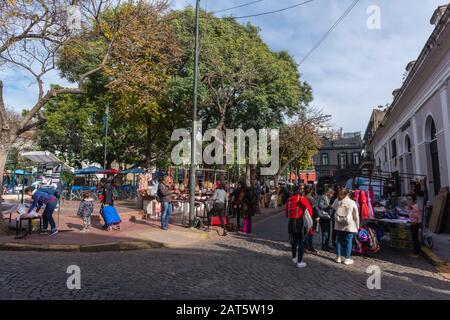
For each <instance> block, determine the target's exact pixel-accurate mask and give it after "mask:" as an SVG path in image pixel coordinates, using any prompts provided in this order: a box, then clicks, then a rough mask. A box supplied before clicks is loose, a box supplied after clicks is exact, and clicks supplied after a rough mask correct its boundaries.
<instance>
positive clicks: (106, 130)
mask: <svg viewBox="0 0 450 320" xmlns="http://www.w3.org/2000/svg"><path fill="white" fill-rule="evenodd" d="M108 120H109V104H108V105H106V112H105V117H104V129H105V158H104V162H103V169H105V170H106V155H107V151H108Z"/></svg>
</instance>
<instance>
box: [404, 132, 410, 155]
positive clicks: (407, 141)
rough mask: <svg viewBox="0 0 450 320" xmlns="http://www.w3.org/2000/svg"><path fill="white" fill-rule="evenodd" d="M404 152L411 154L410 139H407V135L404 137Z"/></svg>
mask: <svg viewBox="0 0 450 320" xmlns="http://www.w3.org/2000/svg"><path fill="white" fill-rule="evenodd" d="M405 150H406V152H407V153H411V139H410V138H409V136H408V135H406V138H405Z"/></svg>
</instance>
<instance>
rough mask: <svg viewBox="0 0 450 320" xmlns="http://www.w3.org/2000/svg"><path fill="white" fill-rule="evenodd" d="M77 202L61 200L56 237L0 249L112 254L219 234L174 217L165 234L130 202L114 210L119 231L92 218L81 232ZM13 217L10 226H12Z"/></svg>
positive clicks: (1, 240)
mask: <svg viewBox="0 0 450 320" xmlns="http://www.w3.org/2000/svg"><path fill="white" fill-rule="evenodd" d="M78 204H79V202H78V201H64V202H63V203H62V205H61V212H60V214H59V215H58V213H57V211H55V214H54V219H55V221H56V222H57V224H58V229H59V233H58V234H57V235H55V236H52V237H49V236H48V235H40V234H39V233H33V234H31V235H28V236H27V237H26V238H24V239H15V235H9V236H0V250H1V249H2V250H49V251H115V250H134V249H148V248H154V247H172V248H175V247H184V246H189V245H192V244H194V243H196V242H198V241H203V240H206V239H210V238H214V237H216V236H218V234H219V233H220V234H221V231H220V232H219V230H218V228H215V229H213V230H212V231H211V232H209V233H208V232H204V231H201V230H197V229H191V228H187V227H186V226H182V225H181V216H180V215H178V216H177V215H174V216H172V219H171V223H172V224H171V225H170V227H169V230H168V231H164V230H161V228H160V222H159V221H158V219H157V218H154V219H151V220H143V219H142V212H141V210H137V209H135V207H134V202H133V201H118V202H117V203H116V208H117V210H118V212H119V214H120V216H121V218H122V223H121V229H120V230H113V231H110V232H108V231H106V230H104V229H103V228H102V221H101V220H97V219H92V227H91V230H90V231H89V232H85V233H83V232H81V229H82V221H81V218H80V217H78V216H77V215H76V212H77V209H78ZM99 209H100V204H99V203H98V202H97V203H95V207H94V214H98V212H99ZM280 210H281V208H270V209H269V208H265V209H262V210H261V214H260V215H258V216H256V217H255V221H260V220H262V219H265V218H266V217H269V216H271V215H273V214H276V213H278V212H279V211H280ZM14 219H15V215H13V217H12V224H15V220H14Z"/></svg>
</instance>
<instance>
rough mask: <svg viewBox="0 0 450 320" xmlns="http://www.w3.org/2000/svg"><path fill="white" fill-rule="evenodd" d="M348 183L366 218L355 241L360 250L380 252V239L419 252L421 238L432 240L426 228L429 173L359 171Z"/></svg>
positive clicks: (368, 252) (427, 242) (355, 247)
mask: <svg viewBox="0 0 450 320" xmlns="http://www.w3.org/2000/svg"><path fill="white" fill-rule="evenodd" d="M346 187H347V188H349V189H351V190H352V197H353V200H354V201H355V202H356V203H357V205H358V208H359V212H360V218H361V222H362V223H361V229H360V230H359V233H358V235H357V237H356V239H355V242H356V243H355V245H354V251H356V252H357V253H360V254H373V253H376V252H378V251H379V250H380V246H379V244H378V240H380V241H383V242H389V243H390V246H391V247H394V248H400V249H410V250H414V253H415V254H418V253H419V249H418V247H419V246H420V243H419V241H421V242H422V243H423V244H425V245H427V246H428V245H430V244H431V243H432V239H431V238H430V237H427V236H426V235H425V232H424V230H425V220H426V219H425V212H426V211H425V206H424V204H425V203H426V195H427V190H426V176H423V175H413V174H401V173H396V174H394V175H391V174H389V173H385V172H381V171H377V172H376V174H372V175H367V173H365V174H363V173H361V172H358V173H355V175H354V177H353V179H351V180H349V181H348V182H347V185H346ZM401 190H403V191H404V193H403V194H401ZM419 229H420V230H421V232H420V233H419Z"/></svg>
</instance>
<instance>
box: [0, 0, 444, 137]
mask: <svg viewBox="0 0 450 320" xmlns="http://www.w3.org/2000/svg"><path fill="white" fill-rule="evenodd" d="M246 2H251V1H250V0H221V1H215V0H202V1H201V3H202V8H207V9H208V10H209V11H216V10H220V9H224V8H229V7H233V6H236V5H240V4H243V3H246ZM299 2H302V1H301V0H284V1H275V0H264V1H261V2H259V3H257V4H254V5H251V6H248V7H243V8H239V9H236V10H233V11H227V12H226V13H225V12H224V13H220V14H218V15H219V16H220V15H225V14H227V15H230V14H233V15H235V16H241V15H247V14H254V13H259V12H264V11H270V10H276V9H280V8H283V7H287V6H290V5H294V4H296V3H299ZM352 2H353V0H315V1H313V2H311V3H309V4H306V5H304V6H300V7H297V8H295V9H292V10H289V11H285V12H282V13H276V14H272V15H266V16H261V17H253V18H249V19H241V20H240V21H242V22H246V21H250V22H251V23H253V24H254V25H257V26H259V27H260V28H261V36H262V37H263V39H264V40H265V41H266V42H267V43H268V44H269V46H270V47H271V48H272V49H273V50H286V51H288V52H289V53H290V54H292V55H293V56H294V57H295V58H296V60H297V61H298V62H299V61H300V60H301V59H302V58H303V56H304V55H305V54H306V53H307V52H308V51H309V49H310V48H311V47H312V46H313V45H314V44H315V42H316V41H317V40H318V39H319V38H320V37H321V36H322V35H323V34H324V33H325V32H326V31H327V30H328V29H329V28H330V27H331V25H332V24H333V23H334V22H335V21H336V20H337V19H338V18H339V16H340V15H341V14H342V13H343V12H344V11H345V9H346V8H347V7H348V6H349V5H350V4H351V3H352ZM194 4H195V0H173V1H172V6H173V7H174V8H183V7H185V6H186V5H194ZM442 4H445V1H444V0H379V1H375V0H361V1H360V2H359V4H358V5H357V6H356V7H355V8H354V9H353V11H352V12H351V13H350V14H349V15H348V16H347V17H346V18H345V20H344V21H343V22H342V23H341V24H340V25H339V26H338V27H337V28H336V29H335V30H334V31H333V33H331V35H330V36H329V37H328V38H327V39H326V40H325V42H324V43H322V45H321V46H320V47H319V48H318V49H317V50H316V51H315V52H314V53H313V54H312V55H311V56H310V57H309V58H308V59H307V60H306V61H305V62H304V64H302V65H301V66H300V68H299V71H300V73H301V74H302V80H306V81H308V82H309V83H310V84H311V85H312V87H313V91H314V101H313V105H315V106H317V107H321V108H323V109H324V112H325V113H327V114H331V115H332V116H333V120H332V123H333V125H334V126H336V127H343V128H344V130H345V131H364V130H365V128H366V124H367V121H368V119H369V116H370V113H371V110H372V108H374V107H376V106H377V105H380V104H382V105H384V104H386V103H390V102H392V91H393V90H394V89H396V88H399V87H400V86H401V83H402V77H403V74H404V72H405V67H406V64H407V63H408V62H409V61H411V60H415V59H416V58H417V57H418V55H419V53H420V51H421V50H422V48H423V46H424V44H425V42H426V40H427V39H428V37H429V35H430V34H431V32H432V30H433V26H432V25H431V24H430V22H429V20H430V18H431V15H432V14H433V12H434V10H435V9H436V8H437V7H438V6H439V5H442ZM371 5H377V6H379V7H380V9H381V29H380V30H369V29H368V28H367V26H366V21H367V19H368V18H369V14H367V12H366V11H367V8H368V7H369V6H371ZM0 78H1V79H2V80H4V83H5V102H6V104H7V105H9V106H11V107H14V108H15V109H21V108H29V107H30V106H32V105H33V103H34V101H35V99H36V86H35V85H34V84H32V83H31V79H30V78H27V77H26V76H25V75H24V74H23V73H22V72H19V71H18V70H0ZM45 80H46V83H47V85H48V84H49V83H60V84H63V85H64V84H67V82H65V81H63V80H61V79H59V77H58V73H57V72H52V73H50V74H49V75H48V76H47V77H46V78H45Z"/></svg>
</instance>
